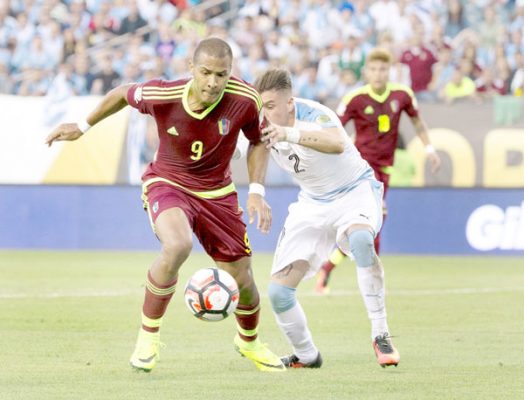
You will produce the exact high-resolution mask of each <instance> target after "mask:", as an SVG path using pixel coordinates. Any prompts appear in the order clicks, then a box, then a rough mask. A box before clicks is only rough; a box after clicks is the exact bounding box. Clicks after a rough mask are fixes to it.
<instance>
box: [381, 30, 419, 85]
mask: <svg viewBox="0 0 524 400" xmlns="http://www.w3.org/2000/svg"><path fill="white" fill-rule="evenodd" d="M377 46H378V47H383V48H385V49H386V50H388V51H389V53H390V54H391V67H390V68H389V80H390V81H391V82H393V83H402V84H403V85H406V86H408V87H411V72H410V69H409V66H408V65H406V64H403V63H401V62H400V60H399V55H398V53H399V51H398V49H397V48H396V47H395V43H394V41H393V36H392V35H391V34H390V33H389V32H384V33H383V34H381V35H380V36H379V38H378V41H377Z"/></svg>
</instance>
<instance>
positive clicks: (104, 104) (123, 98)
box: [45, 84, 132, 146]
mask: <svg viewBox="0 0 524 400" xmlns="http://www.w3.org/2000/svg"><path fill="white" fill-rule="evenodd" d="M131 86H132V85H131V84H127V85H121V86H118V87H116V88H114V89H113V90H111V91H109V92H108V93H107V94H106V95H105V96H104V97H103V98H102V100H101V101H100V103H99V104H98V105H97V106H96V107H95V109H94V110H93V111H92V112H91V113H90V114H89V116H88V117H87V119H86V121H85V122H83V123H80V124H78V123H64V124H60V125H59V126H58V127H57V128H55V130H53V132H51V133H50V134H49V135H48V136H47V138H46V140H45V142H46V144H47V145H48V146H51V145H52V144H53V142H58V141H62V140H76V139H78V138H79V137H80V136H82V134H83V133H84V132H85V131H87V130H88V129H89V128H90V127H91V126H93V125H95V124H97V123H98V122H100V121H102V120H103V119H105V118H107V117H109V116H110V115H112V114H114V113H116V112H117V111H119V110H121V109H122V108H124V107H125V106H126V105H127V91H128V90H129V88H130V87H131Z"/></svg>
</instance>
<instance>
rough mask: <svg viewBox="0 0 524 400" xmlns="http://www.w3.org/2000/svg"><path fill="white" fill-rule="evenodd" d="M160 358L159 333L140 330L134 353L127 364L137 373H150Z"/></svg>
mask: <svg viewBox="0 0 524 400" xmlns="http://www.w3.org/2000/svg"><path fill="white" fill-rule="evenodd" d="M159 358H160V332H147V331H145V330H143V329H140V331H139V332H138V339H137V341H136V346H135V351H134V352H133V354H132V355H131V359H130V360H129V363H130V364H131V366H132V367H133V368H134V369H136V370H139V371H145V372H150V371H151V370H152V369H153V368H155V365H156V362H157V361H158V359H159Z"/></svg>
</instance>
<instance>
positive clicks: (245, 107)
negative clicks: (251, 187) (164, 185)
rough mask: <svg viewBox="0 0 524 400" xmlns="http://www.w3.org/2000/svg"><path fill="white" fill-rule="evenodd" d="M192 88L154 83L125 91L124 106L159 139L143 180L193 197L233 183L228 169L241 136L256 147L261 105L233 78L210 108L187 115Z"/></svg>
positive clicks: (249, 88)
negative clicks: (143, 118)
mask: <svg viewBox="0 0 524 400" xmlns="http://www.w3.org/2000/svg"><path fill="white" fill-rule="evenodd" d="M191 82H192V80H190V79H183V80H177V81H163V80H160V79H153V80H151V81H149V82H146V83H143V84H135V85H133V86H132V87H131V88H130V89H129V91H128V93H127V101H128V103H129V104H130V105H131V106H132V107H135V108H136V109H138V110H139V111H140V112H141V113H144V114H150V115H152V116H153V117H154V118H155V121H156V124H157V128H158V136H159V138H160V144H159V147H158V151H157V154H156V157H155V160H154V161H153V162H152V163H150V164H149V166H148V168H147V170H146V172H145V173H144V175H143V176H142V179H143V181H144V182H146V181H149V180H151V179H155V178H162V179H167V180H169V181H171V182H173V183H175V185H179V186H182V187H183V188H186V189H189V190H190V191H195V192H206V191H214V190H215V191H218V190H219V189H221V188H224V187H226V186H228V185H229V184H231V182H232V181H231V171H230V166H229V164H230V161H231V157H232V155H233V152H234V151H235V146H236V142H237V137H238V134H239V131H240V130H241V129H242V131H243V132H244V134H245V136H246V137H247V138H248V140H249V141H250V142H251V143H252V144H257V143H258V142H259V141H260V136H261V134H260V127H259V124H260V122H259V114H260V109H261V106H262V101H261V100H260V96H259V95H258V93H257V92H256V90H255V89H254V88H253V87H252V86H250V85H248V84H247V83H245V82H244V81H241V80H240V79H237V78H234V77H231V78H230V79H229V81H228V83H227V86H226V88H225V90H224V93H223V94H222V97H221V98H219V99H218V100H217V101H216V102H215V103H214V104H212V105H211V106H209V107H208V108H206V109H205V110H203V111H201V112H195V111H191V109H190V108H189V105H188V93H189V87H190V86H191ZM218 193H220V192H218ZM208 197H218V196H214V195H212V196H208Z"/></svg>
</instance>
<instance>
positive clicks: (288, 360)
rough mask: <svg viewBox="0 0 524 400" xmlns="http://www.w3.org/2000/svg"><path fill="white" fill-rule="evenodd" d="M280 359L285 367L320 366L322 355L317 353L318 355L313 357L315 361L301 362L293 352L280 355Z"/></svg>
mask: <svg viewBox="0 0 524 400" xmlns="http://www.w3.org/2000/svg"><path fill="white" fill-rule="evenodd" d="M281 360H282V363H283V364H284V365H285V366H286V368H320V367H321V366H322V356H321V355H320V353H318V356H317V358H316V359H315V361H313V362H310V363H303V362H301V361H300V360H299V359H298V357H297V356H296V355H294V354H291V355H290V356H286V357H282V358H281Z"/></svg>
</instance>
